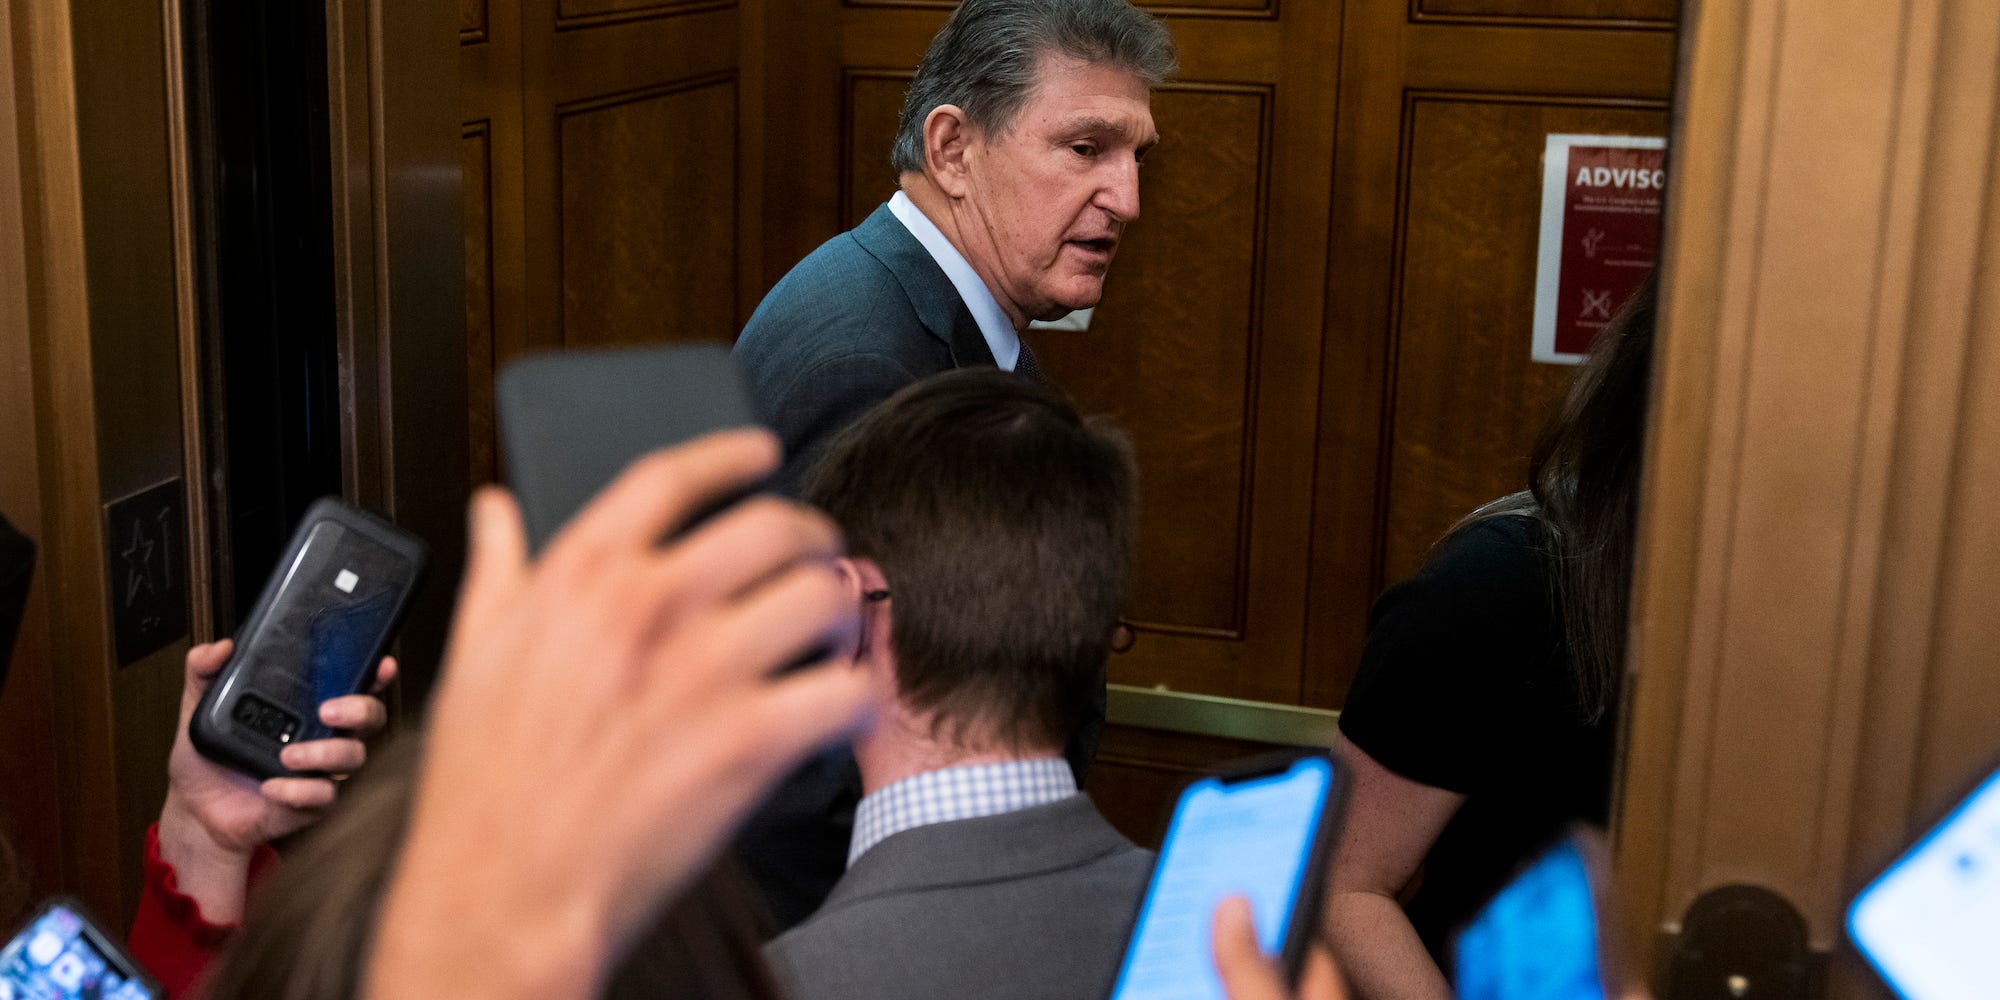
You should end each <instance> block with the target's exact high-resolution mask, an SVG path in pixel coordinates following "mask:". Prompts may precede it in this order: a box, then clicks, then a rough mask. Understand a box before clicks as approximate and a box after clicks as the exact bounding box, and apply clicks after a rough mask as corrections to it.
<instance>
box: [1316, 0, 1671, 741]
mask: <svg viewBox="0 0 2000 1000" xmlns="http://www.w3.org/2000/svg"><path fill="white" fill-rule="evenodd" d="M1676 7H1677V4H1676V0H1407V2H1403V0H1366V2H1364V0H1351V2H1350V3H1349V4H1348V11H1347V17H1346V20H1345V23H1344V27H1343V31H1342V39H1341V53H1342V65H1341V70H1340V112H1339V114H1340V118H1339V121H1340V125H1339V135H1338V138H1337V141H1336V149H1337V153H1336V159H1335V165H1334V184H1333V212H1332V220H1331V228H1330V232H1329V242H1330V245H1331V248H1332V250H1331V255H1330V266H1329V268H1328V271H1327V275H1326V286H1325V295H1326V327H1325V340H1324V344H1323V350H1322V353H1321V381H1320V395H1319V405H1320V408H1319V439H1318V443H1317V445H1318V446H1317V452H1316V457H1317V460H1318V461H1317V469H1316V472H1315V481H1314V490H1313V496H1314V508H1313V509H1314V515H1313V522H1312V527H1311V546H1312V558H1311V561H1312V575H1311V588H1310V589H1311V594H1310V602H1311V614H1310V620H1311V625H1310V628H1309V629H1308V630H1307V633H1306V635H1305V647H1306V662H1307V669H1306V682H1305V685H1304V689H1303V691H1302V692H1301V694H1302V700H1303V702H1304V703H1306V704H1309V705H1320V706H1326V707H1332V706H1336V705H1338V703H1339V701H1340V699H1341V698H1342V696H1343V694H1344V692H1345V691H1346V689H1347V685H1348V683H1349V682H1350V681H1351V679H1352V676H1353V669H1354V665H1355V663H1356V662H1357V660H1358V659H1359V656H1360V652H1361V647H1362V643H1363V640H1364V639H1365V637H1366V632H1367V612H1368V608H1369V605H1370V604H1371V602H1372V601H1373V600H1374V598H1375V596H1376V595H1377V594H1378V593H1379V592H1380V591H1381V590H1382V588H1383V586H1384V585H1386V584H1388V583H1393V582H1395V581H1396V580H1399V579H1402V578H1403V577H1406V576H1408V575H1410V574H1411V573H1412V572H1414V571H1415V570H1416V569H1417V567H1419V566H1420V565H1422V563H1423V561H1424V558H1425V556H1426V555H1427V553H1428V551H1429V549H1430V547H1431V545H1432V544H1433V543H1434V542H1435V541H1436V540H1437V538H1438V537H1439V536H1440V535H1441V534H1442V533H1443V532H1444V531H1446V530H1447V529H1448V528H1449V527H1450V526H1451V525H1452V523H1453V522H1455V521H1457V520H1458V519H1459V518H1460V517H1462V516H1464V515H1465V514H1467V513H1469V512H1470V511H1472V510H1473V509H1474V508H1476V507H1478V506H1479V505H1480V504H1482V503H1485V502H1486V501H1488V500H1492V499H1494V498H1496V497H1499V496H1503V495H1505V494H1508V493H1511V492H1514V491H1516V490H1519V489H1521V488H1523V487H1524V486H1525V485H1526V467H1527V459H1528V452H1529V449H1530V447H1531V446H1532V444H1533V441H1534V437H1535V434H1536V432H1537V430H1538V429H1539V427H1540V424H1541V423H1542V420H1543V419H1544V416H1545V415H1546V414H1547V412H1548V411H1549V408H1550V407H1551V406H1552V405H1553V403H1554V402H1555V401H1556V400H1557V399H1558V398H1559V397H1560V396H1561V394H1562V393H1563V392H1564V391H1565V389H1566V388H1567V387H1568V384H1569V379H1570V374H1571V371H1572V370H1573V369H1570V368H1568V367H1566V366H1558V365H1550V364H1542V363H1537V362H1533V361H1530V360H1529V357H1530V343H1531V333H1532V312H1533V303H1534V289H1535V263H1536V240H1537V236H1538V232H1539V220H1540V197H1541V176H1542V171H1541V166H1542V164H1541V153H1542V149H1543V146H1544V136H1545V135H1547V134H1548V133H1556V132H1578V133H1611V134H1635V135H1665V134H1666V133H1665V130H1666V125H1667V115H1666V108H1667V101H1668V97H1669V94H1670V92H1671V85H1672V72H1673V55H1674V25H1675V18H1676V15H1677V10H1676Z"/></svg>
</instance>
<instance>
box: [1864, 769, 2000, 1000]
mask: <svg viewBox="0 0 2000 1000" xmlns="http://www.w3.org/2000/svg"><path fill="white" fill-rule="evenodd" d="M1847 936H1848V938H1849V939H1850V940H1852V941H1853V942H1854V947H1855V948H1856V949H1858V950H1859V951H1860V952H1861V954H1862V956H1863V957H1864V958H1866V959H1867V960H1868V963H1869V964H1870V965H1872V966H1874V968H1875V971H1876V972H1877V973H1879V974H1880V975H1881V977H1882V981H1883V982H1885V983H1887V984H1888V985H1889V988H1890V989H1892V990H1894V991H1896V995H1897V996H1899V997H1903V998H1905V1000H1958V998H1961V997H1979V998H1981V1000H1989V998H1991V997H1995V996H2000V947H1996V944H2000V772H1995V773H1993V774H1991V775H1988V776H1987V777H1986V779H1985V780H1984V781H1982V782H1981V783H1980V784H1979V787H1978V788H1976V789H1974V790H1973V792H1972V794H1971V795H1968V796H1966V797H1965V799H1964V800H1962V801H1961V802H1960V803H1959V804H1958V806H1957V807H1956V808H1954V809H1953V810H1952V811H1951V814H1950V815H1948V816H1946V817H1945V818H1944V820H1943V821H1942V822H1940V823H1938V825H1937V826H1935V827H1932V828H1931V830H1930V831H1929V832H1928V833H1926V834H1924V836H1923V837H1922V839H1920V840H1918V841H1917V843H1916V846H1914V847H1912V848H1910V850H1909V851H1908V853H1906V854H1904V855H1903V856H1902V857H1900V858H1897V859H1896V861H1895V863H1894V864H1891V865H1890V866H1889V868H1888V870H1886V871H1884V872H1883V873H1882V874H1881V875H1880V876H1877V877H1876V879H1875V880H1874V881H1873V882H1870V883H1869V884H1868V886H1867V888H1864V889H1862V890H1861V893H1860V894H1859V895H1858V896H1856V897H1855V899H1854V903H1853V905H1851V906H1849V907H1848V910H1847Z"/></svg>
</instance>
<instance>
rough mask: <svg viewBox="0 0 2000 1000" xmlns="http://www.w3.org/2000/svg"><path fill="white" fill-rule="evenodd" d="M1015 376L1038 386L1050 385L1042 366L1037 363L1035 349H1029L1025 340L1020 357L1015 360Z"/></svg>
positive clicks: (1022, 343)
mask: <svg viewBox="0 0 2000 1000" xmlns="http://www.w3.org/2000/svg"><path fill="white" fill-rule="evenodd" d="M1014 374H1016V375H1019V376H1021V377H1022V378H1024V379H1027V380H1028V381H1030V382H1033V383H1035V384H1036V385H1047V384H1049V380H1048V378H1047V377H1046V376H1044V375H1043V374H1042V366H1041V365H1039V364H1036V363H1035V349H1034V348H1032V347H1029V346H1028V342H1027V341H1025V340H1024V341H1021V354H1020V356H1019V357H1017V358H1015V359H1014Z"/></svg>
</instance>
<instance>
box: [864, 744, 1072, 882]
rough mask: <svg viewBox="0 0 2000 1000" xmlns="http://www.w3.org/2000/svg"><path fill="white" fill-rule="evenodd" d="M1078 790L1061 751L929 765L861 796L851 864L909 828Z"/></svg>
mask: <svg viewBox="0 0 2000 1000" xmlns="http://www.w3.org/2000/svg"><path fill="white" fill-rule="evenodd" d="M1075 794H1077V789H1076V776H1075V775H1074V774H1072V773H1070V769H1069V762H1068V761H1066V760H1064V759H1062V758H1061V757H1043V758H1039V759H1036V760H1010V761H1005V762H1002V763H999V764H971V765H968V766H965V767H947V768H944V769H943V770H938V771H925V772H924V773H922V774H919V775H916V776H914V777H909V778H904V779H903V780H901V781H898V782H896V783H895V784H893V785H889V786H887V787H884V788H879V789H876V790H875V791H874V792H871V793H869V794H868V795H866V796H864V797H862V799H861V804H860V805H858V806H856V807H855V810H854V838H853V839H852V840H850V841H849V842H848V846H847V864H848V867H850V868H851V867H853V866H854V862H855V861H856V859H858V858H860V857H861V855H863V854H865V853H867V851H868V849H869V848H871V847H874V846H875V845H876V844H879V843H881V842H882V841H884V840H886V839H888V838H889V837H891V836H894V835H895V834H898V833H901V832H903V831H904V830H910V829H914V828H916V827H920V826H928V825H930V824H932V823H948V822H951V821H952V820H956V819H977V818H979V817H981V816H997V815H999V814H1000V813H1009V812H1014V811H1016V810H1020V809H1031V808H1033V807H1035V806H1041V805H1047V804H1049V803H1051V802H1059V801H1061V800H1063V799H1066V798H1069V797H1070V796H1072V795H1075Z"/></svg>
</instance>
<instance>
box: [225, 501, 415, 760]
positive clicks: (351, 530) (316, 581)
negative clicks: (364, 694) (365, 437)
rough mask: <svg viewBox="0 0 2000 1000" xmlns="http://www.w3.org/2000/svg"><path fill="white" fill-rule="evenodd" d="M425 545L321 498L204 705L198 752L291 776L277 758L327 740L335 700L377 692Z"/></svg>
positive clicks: (309, 512) (373, 518)
mask: <svg viewBox="0 0 2000 1000" xmlns="http://www.w3.org/2000/svg"><path fill="white" fill-rule="evenodd" d="M427 552H428V550H427V548H426V547H425V545H424V543H423V542H422V540H420V539H418V538H417V537H416V536H415V535H412V534H410V533H409V532H406V531H403V530H402V529H400V528H397V527H396V526H394V525H392V524H390V523H388V522H387V521H384V520H382V519H381V518H378V517H376V516H374V515H373V514H370V513H368V512H367V511H364V510H361V509H359V508H357V507H352V506H349V505H348V504H346V503H343V502H341V501H340V500H338V499H335V498H333V497H326V498H323V499H320V500H316V501H314V502H313V505H312V506H311V507H309V508H307V510H306V515H305V518H304V520H302V521H300V522H299V527H298V530H297V531H296V532H295V533H294V534H293V535H292V540H291V544H290V545H288V546H287V547H286V549H285V554H284V556H283V557H282V558H280V559H279V560H278V565H277V568H276V569H274V570H273V571H272V573H271V578H270V580H269V581H267V582H266V583H265V584H264V591H263V593H262V594H261V595H259V596H258V598H257V603H256V605H255V606H254V607H252V608H251V610H250V615H249V617H247V618H246V619H244V623H243V628H242V630H241V631H239V632H238V633H237V635H236V648H235V650H234V651H233V652H232V653H231V654H230V658H229V663H228V664H227V665H226V666H224V667H223V668H222V673H221V674H220V675H219V676H217V677H216V679H215V683H214V684H211V685H210V686H209V688H208V691H207V692H205V693H204V694H203V695H202V696H201V703H200V704H199V705H197V706H196V707H195V711H194V718H193V720H191V722H190V723H189V726H188V736H189V738H190V739H191V740H192V741H193V743H194V747H195V749H196V750H199V751H200V752H201V754H202V756H204V757H207V758H208V759H210V760H213V761H215V762H216V763H219V764H222V765H223V766H225V767H229V768H232V769H234V770H237V771H241V772H243V773H244V774H248V775H250V776H252V777H255V778H260V779H261V778H272V777H278V776H281V775H288V774H292V773H293V772H292V771H291V770H290V769H289V768H287V767H285V766H284V765H283V764H281V763H279V761H278V752H279V751H281V750H283V749H284V748H285V747H287V746H290V745H291V744H293V743H299V742H303V741H306V740H316V739H322V738H325V737H327V736H330V735H333V730H332V729H330V728H328V727H327V726H325V725H323V724H322V723H321V722H320V721H319V706H320V703H321V702H324V701H326V700H327V699H329V698H337V697H340V696H342V695H348V694H353V693H355V692H357V691H360V690H362V689H363V688H365V687H367V686H368V684H369V682H370V681H371V680H373V678H374V676H375V664H376V662H377V661H378V660H380V659H381V658H382V650H383V649H384V648H385V647H386V646H387V645H388V643H389V639H390V637H391V636H392V635H394V633H395V629H396V625H397V623H398V622H399V621H400V620H401V618H402V615H403V609H404V608H405V607H407V606H408V604H409V601H410V596H411V595H412V594H413V593H415V591H416V589H417V584H418V583H419V582H420V581H421V580H422V578H423V571H424V561H425V558H426V554H427Z"/></svg>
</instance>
